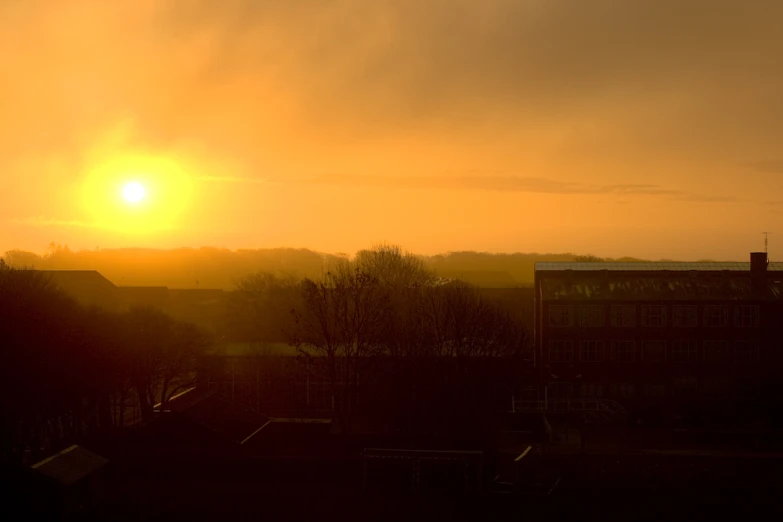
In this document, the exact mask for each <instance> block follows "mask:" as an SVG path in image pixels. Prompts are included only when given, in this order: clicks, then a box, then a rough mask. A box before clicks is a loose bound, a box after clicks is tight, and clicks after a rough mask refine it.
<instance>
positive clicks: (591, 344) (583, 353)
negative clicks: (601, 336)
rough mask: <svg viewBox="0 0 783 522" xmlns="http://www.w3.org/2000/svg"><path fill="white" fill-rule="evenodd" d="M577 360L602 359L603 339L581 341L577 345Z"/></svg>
mask: <svg viewBox="0 0 783 522" xmlns="http://www.w3.org/2000/svg"><path fill="white" fill-rule="evenodd" d="M579 360H580V361H582V362H601V361H603V360H604V342H603V341H582V342H581V344H580V346H579Z"/></svg>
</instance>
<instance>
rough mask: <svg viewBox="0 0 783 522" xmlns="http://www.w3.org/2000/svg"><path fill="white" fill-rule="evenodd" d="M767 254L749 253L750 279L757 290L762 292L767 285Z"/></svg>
mask: <svg viewBox="0 0 783 522" xmlns="http://www.w3.org/2000/svg"><path fill="white" fill-rule="evenodd" d="M767 263H768V261H767V253H766V252H751V253H750V279H751V280H752V281H753V286H754V287H755V288H756V289H757V290H763V289H764V288H765V287H766V284H767Z"/></svg>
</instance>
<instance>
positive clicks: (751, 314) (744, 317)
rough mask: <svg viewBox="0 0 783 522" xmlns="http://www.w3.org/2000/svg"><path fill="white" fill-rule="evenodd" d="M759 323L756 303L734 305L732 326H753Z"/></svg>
mask: <svg viewBox="0 0 783 522" xmlns="http://www.w3.org/2000/svg"><path fill="white" fill-rule="evenodd" d="M758 325H759V307H758V306H757V305H739V306H735V307H734V326H737V327H739V328H755V327H757V326H758Z"/></svg>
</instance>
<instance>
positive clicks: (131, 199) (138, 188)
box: [122, 181, 147, 203]
mask: <svg viewBox="0 0 783 522" xmlns="http://www.w3.org/2000/svg"><path fill="white" fill-rule="evenodd" d="M146 193H147V191H146V190H144V185H142V184H141V183H138V182H136V181H132V182H130V183H126V184H125V185H124V186H123V187H122V197H123V198H124V199H125V201H127V202H128V203H138V202H139V201H141V200H142V199H144V196H145V195H146Z"/></svg>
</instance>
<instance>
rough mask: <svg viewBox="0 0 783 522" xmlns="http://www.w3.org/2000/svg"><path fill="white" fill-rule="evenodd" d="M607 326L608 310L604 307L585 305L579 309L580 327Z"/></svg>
mask: <svg viewBox="0 0 783 522" xmlns="http://www.w3.org/2000/svg"><path fill="white" fill-rule="evenodd" d="M605 325H606V310H605V308H604V307H603V306H597V305H585V306H582V307H581V308H580V309H579V326H583V327H588V328H595V327H601V326H605Z"/></svg>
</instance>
